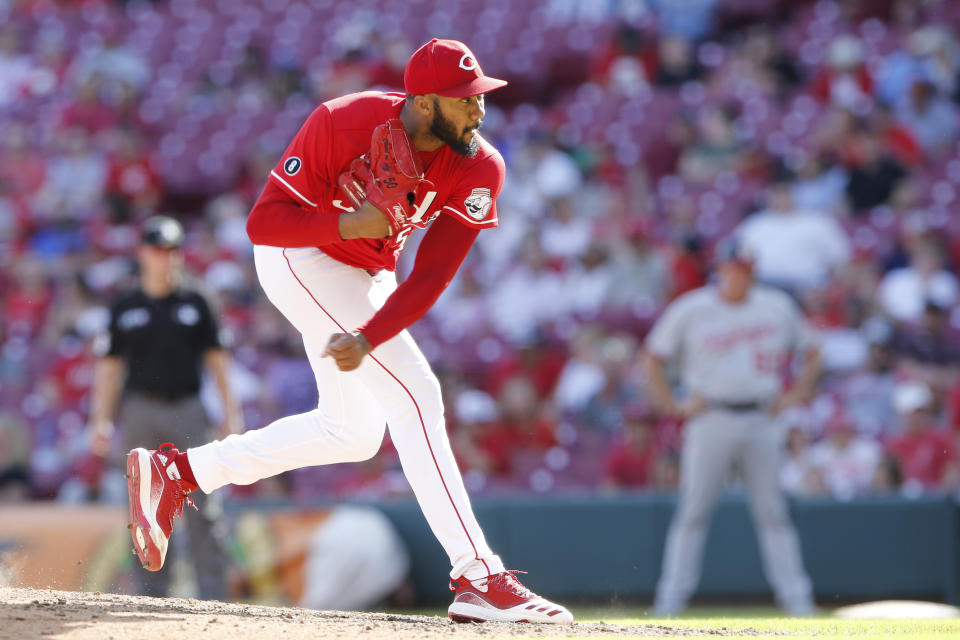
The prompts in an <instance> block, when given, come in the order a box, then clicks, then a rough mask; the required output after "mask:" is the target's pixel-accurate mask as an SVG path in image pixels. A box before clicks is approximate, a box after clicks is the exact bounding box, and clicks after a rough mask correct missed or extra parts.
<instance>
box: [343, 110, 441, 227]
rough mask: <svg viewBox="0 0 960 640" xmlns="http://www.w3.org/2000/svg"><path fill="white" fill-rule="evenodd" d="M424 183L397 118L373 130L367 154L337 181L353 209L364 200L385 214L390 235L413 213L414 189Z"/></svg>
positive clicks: (411, 149) (402, 127)
mask: <svg viewBox="0 0 960 640" xmlns="http://www.w3.org/2000/svg"><path fill="white" fill-rule="evenodd" d="M424 182H426V183H428V184H430V181H429V180H426V179H425V178H424V177H423V167H422V165H421V163H420V157H419V156H418V155H417V150H416V148H415V147H414V146H413V141H412V140H411V139H410V136H409V135H408V134H407V129H406V127H404V126H403V122H401V121H400V120H399V119H398V118H393V119H392V120H388V121H387V122H385V123H384V124H381V125H379V126H378V127H377V128H376V129H374V130H373V135H372V136H371V139H370V151H368V152H367V153H366V154H365V155H363V156H360V157H359V158H356V159H354V160H353V162H351V163H350V168H349V169H347V170H346V171H344V172H343V173H341V174H340V177H339V178H338V179H337V184H339V185H340V188H341V189H342V190H343V192H344V193H345V194H346V195H347V197H348V198H350V200H351V202H353V206H354V208H360V205H362V204H363V202H364V201H365V200H366V201H369V202H370V204H372V205H373V206H375V207H376V208H377V209H379V210H380V211H382V212H383V213H384V215H386V217H387V222H389V223H390V229H391V235H395V234H396V233H397V232H399V231H400V229H402V228H403V227H404V226H405V225H406V223H407V220H408V219H409V218H410V216H411V215H412V214H413V211H414V203H415V202H416V196H417V189H418V187H419V186H420V185H421V184H422V183H424Z"/></svg>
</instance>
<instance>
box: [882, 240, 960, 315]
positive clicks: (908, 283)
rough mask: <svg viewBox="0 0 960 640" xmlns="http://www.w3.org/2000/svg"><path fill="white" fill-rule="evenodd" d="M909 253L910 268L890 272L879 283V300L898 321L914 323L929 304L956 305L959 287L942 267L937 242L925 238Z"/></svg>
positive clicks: (911, 247)
mask: <svg viewBox="0 0 960 640" xmlns="http://www.w3.org/2000/svg"><path fill="white" fill-rule="evenodd" d="M908 251H909V253H910V265H909V266H907V267H902V268H900V269H894V270H893V271H890V272H889V273H887V275H885V276H884V277H883V280H881V281H880V289H879V291H878V297H879V299H880V304H881V305H882V306H883V309H884V311H886V312H887V313H888V314H889V315H890V316H891V317H892V318H894V319H895V320H898V321H900V322H916V321H918V320H919V319H920V317H921V316H922V315H923V310H924V307H925V306H926V303H927V302H928V301H930V302H933V303H934V304H936V305H938V306H940V307H943V308H949V307H952V306H953V305H954V304H956V302H957V298H958V293H960V285H958V283H957V279H956V277H955V276H954V275H953V274H952V273H950V272H949V271H947V270H946V269H945V268H944V264H943V254H942V252H941V249H940V245H939V244H938V242H937V239H936V238H935V237H934V236H932V235H924V236H922V237H921V238H919V239H918V240H917V241H916V242H914V243H912V245H911V246H910V247H909V248H908Z"/></svg>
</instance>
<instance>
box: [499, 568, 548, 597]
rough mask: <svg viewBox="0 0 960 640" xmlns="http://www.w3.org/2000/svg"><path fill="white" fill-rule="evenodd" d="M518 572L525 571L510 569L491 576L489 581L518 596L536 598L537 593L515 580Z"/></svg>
mask: <svg viewBox="0 0 960 640" xmlns="http://www.w3.org/2000/svg"><path fill="white" fill-rule="evenodd" d="M518 573H526V571H518V570H516V569H510V570H508V571H504V572H503V573H498V574H497V575H495V576H493V577H491V578H490V582H492V583H496V584H497V587H498V588H499V589H500V590H501V591H508V592H510V593H512V594H514V595H516V596H519V597H520V598H536V597H537V594H535V593H534V592H533V591H530V589H527V588H526V587H525V586H523V583H521V582H520V581H519V580H517V578H516V574H518Z"/></svg>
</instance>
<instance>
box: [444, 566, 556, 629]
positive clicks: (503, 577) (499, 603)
mask: <svg viewBox="0 0 960 640" xmlns="http://www.w3.org/2000/svg"><path fill="white" fill-rule="evenodd" d="M514 573H516V571H504V572H503V573H497V574H494V575H492V576H487V577H486V578H483V579H481V580H473V581H470V580H467V579H466V578H463V577H461V578H457V579H456V580H451V581H450V591H453V592H454V593H456V594H457V595H455V596H454V597H453V604H451V605H450V608H449V609H447V614H448V615H449V616H450V618H452V619H453V620H454V621H455V622H551V623H558V622H573V614H572V613H570V612H569V611H567V609H566V608H564V607H561V606H560V605H558V604H554V603H552V602H550V601H549V600H544V599H543V598H541V597H540V596H538V595H537V594H535V593H534V592H532V591H530V590H529V589H527V588H526V587H525V586H523V585H522V584H520V581H519V580H517V579H516V578H515V577H514V575H513V574H514Z"/></svg>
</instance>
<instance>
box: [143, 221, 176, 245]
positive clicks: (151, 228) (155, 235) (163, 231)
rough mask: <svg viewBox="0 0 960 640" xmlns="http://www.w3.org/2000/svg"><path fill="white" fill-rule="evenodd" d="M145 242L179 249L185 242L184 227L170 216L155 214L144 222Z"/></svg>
mask: <svg viewBox="0 0 960 640" xmlns="http://www.w3.org/2000/svg"><path fill="white" fill-rule="evenodd" d="M143 244H148V245H150V246H153V247H159V248H161V249H178V248H179V247H180V245H182V244H183V227H182V226H181V225H180V223H179V222H177V221H176V220H174V219H173V218H171V217H169V216H153V217H151V218H147V220H146V222H144V223H143Z"/></svg>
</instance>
